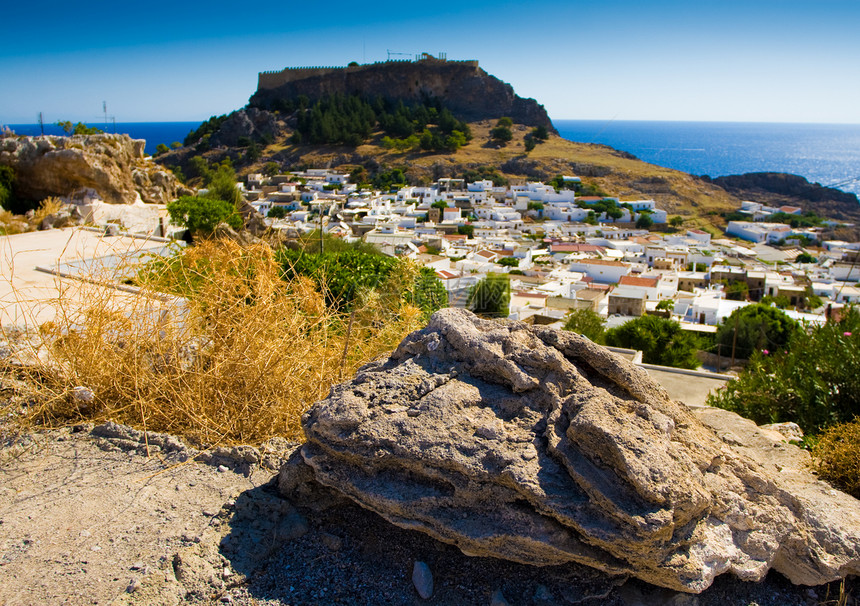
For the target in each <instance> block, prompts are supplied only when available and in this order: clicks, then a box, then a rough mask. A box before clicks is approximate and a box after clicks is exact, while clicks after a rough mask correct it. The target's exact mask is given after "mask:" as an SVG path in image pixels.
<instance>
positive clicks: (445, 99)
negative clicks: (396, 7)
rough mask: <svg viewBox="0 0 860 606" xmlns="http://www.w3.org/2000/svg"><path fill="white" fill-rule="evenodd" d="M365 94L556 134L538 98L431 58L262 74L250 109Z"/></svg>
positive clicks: (471, 65)
mask: <svg viewBox="0 0 860 606" xmlns="http://www.w3.org/2000/svg"><path fill="white" fill-rule="evenodd" d="M355 93H357V94H359V95H360V96H362V97H366V98H375V97H383V98H385V99H391V100H403V101H405V102H409V101H420V100H422V99H427V98H433V99H438V100H440V101H441V102H442V103H443V104H444V105H445V107H447V108H448V109H450V110H451V111H452V112H454V114H456V115H457V116H459V117H460V118H462V119H464V120H468V121H474V120H486V119H498V118H501V117H502V116H509V117H510V118H512V119H513V120H514V121H515V122H518V123H520V124H525V125H528V126H545V127H546V128H547V129H550V130H551V131H553V132H555V129H554V128H553V125H552V121H551V120H550V119H549V116H548V115H547V113H546V110H545V109H544V107H543V106H542V105H540V104H539V103H538V102H537V101H535V100H534V99H523V98H522V97H519V96H517V95H516V94H515V93H514V89H513V87H511V85H510V84H507V83H505V82H502V81H501V80H499V79H498V78H496V77H495V76H491V75H489V74H488V73H487V72H485V71H484V70H483V69H481V68H480V67H479V66H478V62H477V61H446V60H442V59H435V58H433V57H430V56H427V55H425V56H424V58H423V59H421V60H419V61H384V62H379V63H373V64H369V65H358V64H354V65H350V66H348V67H341V68H297V69H291V68H287V69H285V70H283V71H281V72H267V73H261V74H260V75H259V84H258V87H257V92H256V93H254V95H253V96H252V97H251V99H250V103H249V105H250V107H256V108H259V109H274V108H276V107H277V101H278V100H280V99H294V98H297V97H299V96H301V95H303V96H305V97H307V98H308V99H309V100H310V101H316V100H319V99H321V98H323V97H326V96H330V95H336V94H340V95H351V94H355Z"/></svg>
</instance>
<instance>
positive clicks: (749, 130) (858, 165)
mask: <svg viewBox="0 0 860 606" xmlns="http://www.w3.org/2000/svg"><path fill="white" fill-rule="evenodd" d="M553 124H554V125H555V127H556V129H558V132H559V134H561V136H562V137H564V138H565V139H570V140H571V141H579V142H582V143H603V144H605V145H609V146H611V147H614V148H615V149H620V150H623V151H626V152H629V153H631V154H633V155H634V156H636V157H637V158H639V159H640V160H644V161H646V162H650V163H652V164H657V165H660V166H665V167H667V168H674V169H677V170H682V171H684V172H687V173H692V174H694V175H709V176H711V177H720V176H724V175H738V174H742V173H751V172H782V173H792V174H795V175H801V176H803V177H806V179H808V180H809V181H810V182H817V183H820V184H821V185H825V186H828V187H836V188H838V189H841V190H843V191H847V192H853V193H856V194H860V124H777V123H750V122H644V121H622V120H614V121H613V120H610V121H597V120H556V121H555V122H554V123H553Z"/></svg>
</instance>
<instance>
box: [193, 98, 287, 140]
mask: <svg viewBox="0 0 860 606" xmlns="http://www.w3.org/2000/svg"><path fill="white" fill-rule="evenodd" d="M286 132H287V131H286V125H285V124H284V122H283V121H282V120H279V119H278V117H277V116H276V115H275V114H274V113H272V112H270V111H266V110H260V109H257V108H255V107H249V108H246V109H240V110H238V111H235V112H233V113H232V114H230V115H229V116H227V119H226V120H224V122H222V123H221V125H220V126H219V127H218V130H217V131H215V132H214V133H212V136H211V138H210V140H209V145H211V146H212V147H216V146H219V145H226V146H228V147H236V146H238V145H239V144H240V143H241V139H243V138H244V139H248V140H250V141H265V140H276V139H280V138H283V137H284V136H285V134H286Z"/></svg>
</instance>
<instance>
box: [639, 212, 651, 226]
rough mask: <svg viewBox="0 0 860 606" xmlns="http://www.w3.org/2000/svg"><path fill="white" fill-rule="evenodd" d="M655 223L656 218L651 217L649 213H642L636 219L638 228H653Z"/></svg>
mask: <svg viewBox="0 0 860 606" xmlns="http://www.w3.org/2000/svg"><path fill="white" fill-rule="evenodd" d="M653 225H654V219H652V218H651V215H649V214H647V213H642V214H640V215H639V218H638V219H636V228H637V229H651V227H652V226H653Z"/></svg>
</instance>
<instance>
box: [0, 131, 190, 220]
mask: <svg viewBox="0 0 860 606" xmlns="http://www.w3.org/2000/svg"><path fill="white" fill-rule="evenodd" d="M144 145H145V141H143V140H142V139H132V138H130V137H129V136H128V135H116V134H100V135H76V136H72V137H47V136H45V137H4V138H2V139H0V165H7V166H11V167H12V168H13V169H14V170H15V174H16V183H15V195H16V196H17V197H18V198H21V199H24V200H30V201H32V202H39V201H41V200H43V199H45V198H47V197H49V196H56V197H61V198H65V199H69V200H72V199H74V198H75V197H76V195H79V194H80V192H86V191H88V190H92V191H95V192H97V194H98V196H99V197H100V198H101V199H102V200H104V201H105V202H108V203H111V204H131V203H133V202H135V201H136V200H137V199H138V198H140V199H141V200H142V201H143V202H146V203H160V204H164V203H167V202H169V201H171V200H173V199H175V198H177V197H178V196H181V195H186V194H190V193H192V192H191V190H189V189H188V188H186V187H184V186H183V185H182V184H181V183H179V181H178V180H177V179H176V177H174V176H173V173H171V172H170V171H168V170H165V169H164V168H162V167H161V166H158V165H157V164H155V163H153V162H151V161H149V160H146V159H145V158H144V152H143V149H144Z"/></svg>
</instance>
